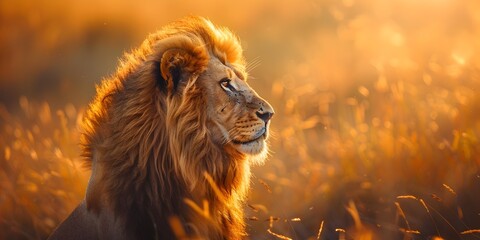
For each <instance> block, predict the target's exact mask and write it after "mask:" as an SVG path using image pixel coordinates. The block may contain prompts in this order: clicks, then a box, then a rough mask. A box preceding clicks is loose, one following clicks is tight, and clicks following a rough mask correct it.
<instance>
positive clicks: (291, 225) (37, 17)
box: [0, 0, 480, 239]
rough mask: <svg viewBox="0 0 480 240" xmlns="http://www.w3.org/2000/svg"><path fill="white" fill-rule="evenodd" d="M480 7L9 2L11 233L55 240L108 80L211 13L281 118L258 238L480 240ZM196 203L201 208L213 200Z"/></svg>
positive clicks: (0, 8) (76, 193)
mask: <svg viewBox="0 0 480 240" xmlns="http://www.w3.org/2000/svg"><path fill="white" fill-rule="evenodd" d="M479 10H480V2H478V1H474V0H466V1H453V0H439V1H433V0H429V1H409V0H407V1H405V0H392V1H381V0H365V1H355V0H344V1H322V0H320V1H295V2H293V1H292V2H290V1H241V2H238V3H232V2H228V1H223V2H216V1H206V2H205V1H182V2H181V3H179V2H176V1H165V2H163V3H159V2H157V1H143V2H142V3H139V2H137V1H121V2H119V1H110V0H107V1H58V2H53V1H0V31H1V34H0V134H1V137H0V239H45V238H46V237H47V236H48V235H49V234H50V233H51V232H52V231H53V229H54V228H55V227H56V226H57V225H58V224H59V223H60V222H61V221H62V220H63V219H65V218H66V217H67V216H68V214H69V213H70V212H71V211H72V210H73V209H74V208H75V207H76V206H77V205H78V204H79V203H80V201H81V200H82V199H83V198H84V196H85V190H86V186H87V182H88V178H89V177H90V171H89V170H87V168H86V167H85V166H83V161H82V157H81V156H80V145H79V143H80V138H81V136H80V135H81V134H80V131H79V127H80V126H81V122H82V118H83V116H84V114H85V109H86V107H87V105H88V104H89V102H90V101H91V99H92V98H93V97H94V93H95V85H96V84H97V85H98V84H99V83H100V82H101V79H102V78H104V77H108V76H109V75H111V74H113V73H114V72H115V70H116V67H117V65H118V59H119V58H120V57H121V56H122V54H123V52H125V51H130V50H131V49H133V48H136V47H138V46H139V45H140V44H141V42H142V41H143V40H144V39H145V38H146V36H147V35H148V34H149V33H153V32H155V31H156V30H158V29H160V28H161V27H162V26H164V25H165V24H167V23H169V22H172V21H174V20H177V19H179V18H182V17H185V16H188V15H191V14H193V15H201V16H204V17H207V18H209V19H210V20H212V22H214V23H215V24H218V25H220V26H226V27H228V28H229V29H231V30H233V31H234V32H235V33H236V35H238V36H239V37H240V40H241V44H242V46H243V49H244V55H245V57H246V60H247V66H248V67H247V69H248V72H249V80H248V84H249V85H250V86H252V88H253V89H255V91H256V92H257V93H258V94H259V95H261V96H262V97H263V98H265V99H267V100H268V101H269V102H270V103H271V104H272V105H273V108H275V116H274V118H273V120H272V125H271V132H272V133H271V135H272V136H271V137H270V140H269V141H270V154H269V157H268V159H267V161H266V162H265V164H264V165H262V166H253V167H252V178H251V180H250V181H251V190H250V192H249V195H248V197H247V199H246V203H247V205H246V206H245V209H244V211H245V212H244V215H245V216H244V217H245V222H246V225H247V226H246V231H247V234H248V237H247V239H479V238H480V171H479V166H480V156H479V155H478V154H479V153H480V146H479V138H480V112H479V109H480V95H479V94H478V93H477V92H478V91H479V90H480V57H479V53H480V41H479V39H480V17H479V16H480V15H479V14H478V11H479ZM197 204H198V206H197V205H195V204H190V205H189V206H190V207H192V208H193V207H194V206H196V207H200V208H201V209H200V210H204V208H203V207H204V206H203V205H202V204H201V202H198V203H197Z"/></svg>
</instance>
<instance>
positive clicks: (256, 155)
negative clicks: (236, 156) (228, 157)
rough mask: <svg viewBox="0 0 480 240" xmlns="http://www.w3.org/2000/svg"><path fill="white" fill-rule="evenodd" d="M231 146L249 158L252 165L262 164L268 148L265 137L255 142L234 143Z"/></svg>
mask: <svg viewBox="0 0 480 240" xmlns="http://www.w3.org/2000/svg"><path fill="white" fill-rule="evenodd" d="M233 146H234V147H235V148H236V149H237V150H238V151H239V152H241V153H244V154H247V155H250V156H251V158H250V159H251V160H252V161H253V163H254V164H262V163H263V162H264V159H265V158H266V157H267V154H268V147H267V143H266V139H265V136H262V137H260V138H258V139H256V140H255V141H250V142H247V143H234V144H233Z"/></svg>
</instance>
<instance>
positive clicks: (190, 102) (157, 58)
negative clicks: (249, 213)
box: [82, 17, 274, 238]
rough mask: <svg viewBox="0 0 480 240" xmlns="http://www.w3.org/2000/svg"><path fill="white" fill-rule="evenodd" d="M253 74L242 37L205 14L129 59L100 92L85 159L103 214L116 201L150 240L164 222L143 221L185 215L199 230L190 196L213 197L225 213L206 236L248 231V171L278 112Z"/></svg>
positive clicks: (217, 211) (90, 115) (91, 194)
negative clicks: (255, 84)
mask: <svg viewBox="0 0 480 240" xmlns="http://www.w3.org/2000/svg"><path fill="white" fill-rule="evenodd" d="M245 69H246V67H245V60H244V58H243V53H242V48H241V46H240V44H239V40H238V39H237V37H236V36H235V35H234V34H232V33H231V32H230V31H229V30H228V29H226V28H218V27H215V26H214V25H213V24H212V23H211V22H210V21H208V20H206V19H203V18H199V17H189V18H186V19H184V20H181V21H178V22H175V23H172V24H170V25H167V26H166V27H164V28H163V29H162V30H160V31H159V32H157V33H155V34H152V35H151V36H149V38H147V40H146V41H145V42H144V43H143V44H142V46H141V47H140V48H139V49H137V50H135V51H133V52H132V53H130V54H126V55H125V57H124V59H123V61H122V64H121V66H120V67H119V69H118V71H117V73H116V74H114V75H113V76H112V77H110V78H107V79H105V80H104V81H103V82H102V84H101V85H100V86H99V87H98V88H97V96H96V99H95V101H94V102H93V103H92V104H91V105H90V107H89V109H88V111H87V114H86V117H85V120H84V130H85V133H84V134H83V138H82V143H83V145H84V155H85V156H86V157H87V158H88V159H89V161H90V162H91V164H92V177H91V179H90V183H89V188H88V190H87V198H86V200H87V207H88V208H89V209H90V210H93V211H95V212H101V211H102V209H103V208H105V205H108V208H112V211H113V213H114V214H115V215H116V216H117V217H119V218H120V219H124V221H125V224H127V225H134V227H131V228H132V230H131V231H132V232H133V234H134V235H135V236H144V235H145V234H147V235H148V233H149V232H152V231H154V230H153V229H156V228H158V225H160V226H163V225H162V224H164V221H163V222H161V221H160V220H152V221H153V222H154V224H153V225H151V226H150V225H148V224H146V225H145V224H144V225H142V226H137V225H135V224H136V223H135V220H136V219H139V218H142V217H143V218H147V219H151V218H152V217H153V219H157V218H158V219H165V218H167V217H168V216H170V215H176V216H180V217H181V218H182V219H183V220H184V221H185V222H189V224H191V223H192V222H193V224H194V225H195V224H196V222H195V220H194V219H197V218H195V217H193V215H194V214H192V213H191V211H190V210H191V209H190V208H189V207H186V206H185V204H183V200H184V199H186V198H188V199H193V200H195V201H202V199H206V200H208V202H209V203H210V204H211V207H210V210H211V211H212V215H213V216H216V217H214V221H213V222H214V223H212V224H210V225H208V224H207V225H205V224H204V223H203V225H205V226H203V225H202V226H203V227H202V226H200V229H203V230H200V232H201V234H200V235H204V236H208V238H216V237H220V236H223V237H225V236H227V237H229V238H237V237H238V236H239V234H240V235H241V234H243V218H242V216H243V215H242V208H241V205H240V203H241V202H242V201H243V199H244V198H245V195H246V191H247V189H248V183H249V176H250V170H249V166H250V165H251V163H252V162H262V161H263V159H264V158H265V156H266V153H267V146H266V139H267V137H268V131H269V130H268V128H269V125H270V121H269V120H270V118H271V117H272V115H273V113H274V111H273V108H272V107H271V106H270V104H269V103H268V102H266V101H265V100H264V99H262V98H261V97H260V96H259V95H258V94H257V93H256V92H255V91H254V90H253V89H252V88H251V87H250V86H249V85H248V84H247V78H248V74H247V72H246V70H245ZM205 172H206V173H207V174H208V175H209V176H211V177H212V179H213V180H214V182H215V184H216V185H217V187H218V188H220V189H221V191H222V194H224V196H223V197H221V198H222V199H219V197H218V196H216V194H214V193H213V192H212V188H211V186H209V185H208V183H207V181H206V179H205V177H204V176H205V175H204V173H205ZM217 195H218V194H217ZM146 206H149V207H146ZM158 221H160V222H158ZM197 221H198V219H197ZM227 223H228V224H227ZM135 226H136V227H135ZM145 226H147V228H149V229H144V228H146V227H145ZM148 226H150V227H148ZM153 226H155V228H154V227H153ZM197 228H198V226H197Z"/></svg>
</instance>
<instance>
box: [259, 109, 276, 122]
mask: <svg viewBox="0 0 480 240" xmlns="http://www.w3.org/2000/svg"><path fill="white" fill-rule="evenodd" d="M256 114H257V117H259V118H260V119H262V120H263V121H264V122H265V123H267V122H268V120H270V118H272V116H273V111H272V112H270V111H265V110H264V109H263V108H260V110H258V111H257V112H256Z"/></svg>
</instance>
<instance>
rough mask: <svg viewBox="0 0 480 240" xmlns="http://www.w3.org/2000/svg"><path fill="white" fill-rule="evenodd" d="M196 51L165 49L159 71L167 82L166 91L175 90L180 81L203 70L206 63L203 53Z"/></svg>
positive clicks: (171, 91)
mask: <svg viewBox="0 0 480 240" xmlns="http://www.w3.org/2000/svg"><path fill="white" fill-rule="evenodd" d="M198 53H199V52H198V51H188V50H186V49H179V48H173V49H169V50H166V51H165V52H164V53H163V55H162V59H161V61H160V71H161V73H162V77H163V79H165V81H166V82H167V89H168V92H170V93H173V92H175V91H177V89H178V86H179V85H180V83H181V82H182V81H185V80H188V79H189V78H191V77H192V76H196V75H198V74H200V73H201V72H203V71H204V70H205V68H206V64H207V63H208V59H207V58H206V57H205V56H204V54H200V55H199V54H198Z"/></svg>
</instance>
